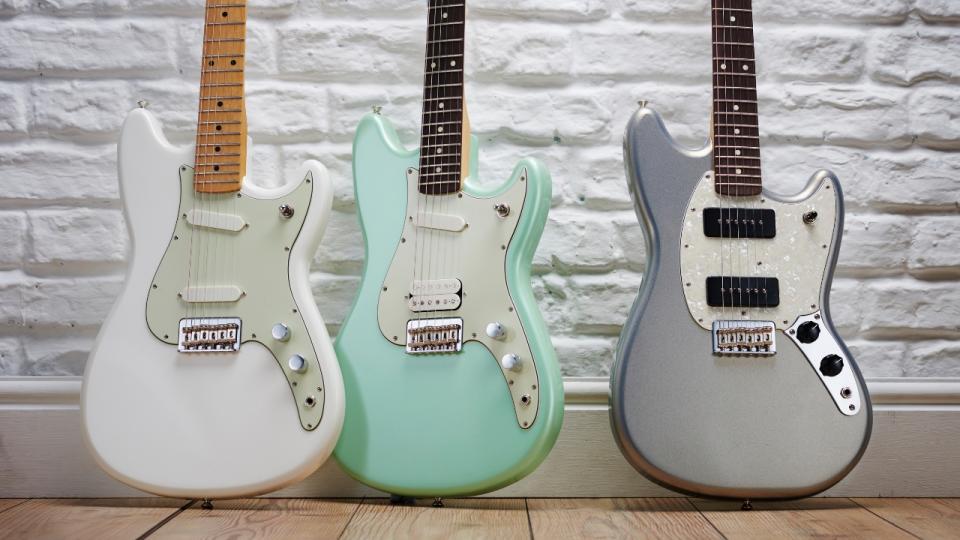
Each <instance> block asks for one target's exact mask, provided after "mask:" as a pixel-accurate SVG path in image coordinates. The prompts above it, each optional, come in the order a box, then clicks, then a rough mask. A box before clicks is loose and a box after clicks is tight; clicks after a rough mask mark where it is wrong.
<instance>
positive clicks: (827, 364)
mask: <svg viewBox="0 0 960 540" xmlns="http://www.w3.org/2000/svg"><path fill="white" fill-rule="evenodd" d="M841 371H843V358H840V357H839V356H837V355H835V354H828V355H826V356H824V357H823V360H820V373H823V374H824V375H825V376H827V377H836V376H837V375H839V374H840V372H841Z"/></svg>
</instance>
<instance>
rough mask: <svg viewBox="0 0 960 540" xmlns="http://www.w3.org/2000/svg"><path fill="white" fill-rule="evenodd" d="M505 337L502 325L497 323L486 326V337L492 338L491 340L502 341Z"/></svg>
mask: <svg viewBox="0 0 960 540" xmlns="http://www.w3.org/2000/svg"><path fill="white" fill-rule="evenodd" d="M505 335H507V330H506V329H505V328H504V327H503V325H502V324H500V323H498V322H492V323H490V324H488V325H487V336H489V337H492V338H493V339H503V337H504V336H505Z"/></svg>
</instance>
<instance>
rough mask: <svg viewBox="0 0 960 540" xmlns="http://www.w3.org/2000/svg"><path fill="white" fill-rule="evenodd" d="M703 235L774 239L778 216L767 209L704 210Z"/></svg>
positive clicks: (710, 236)
mask: <svg viewBox="0 0 960 540" xmlns="http://www.w3.org/2000/svg"><path fill="white" fill-rule="evenodd" d="M703 234H704V235H706V236H707V237H709V238H773V237H775V236H776V235H777V214H776V212H774V211H773V210H770V209H767V208H704V209H703Z"/></svg>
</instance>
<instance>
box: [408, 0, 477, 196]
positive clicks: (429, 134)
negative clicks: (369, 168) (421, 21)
mask: <svg viewBox="0 0 960 540" xmlns="http://www.w3.org/2000/svg"><path fill="white" fill-rule="evenodd" d="M428 13H429V20H428V24H427V43H426V55H425V60H424V82H423V120H422V126H421V130H420V171H421V174H420V182H419V191H420V193H423V194H425V195H447V194H451V193H457V192H459V191H460V188H461V185H460V184H461V169H462V164H463V161H462V158H461V148H462V145H463V141H462V137H463V52H464V35H465V32H464V30H465V28H464V26H465V16H466V13H465V7H464V3H463V0H429V9H428Z"/></svg>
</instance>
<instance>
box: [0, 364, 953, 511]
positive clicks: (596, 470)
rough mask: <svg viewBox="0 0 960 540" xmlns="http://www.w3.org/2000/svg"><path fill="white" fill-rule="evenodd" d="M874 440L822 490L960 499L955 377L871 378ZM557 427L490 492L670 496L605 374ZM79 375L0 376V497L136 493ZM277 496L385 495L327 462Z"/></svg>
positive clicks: (577, 392) (575, 395)
mask: <svg viewBox="0 0 960 540" xmlns="http://www.w3.org/2000/svg"><path fill="white" fill-rule="evenodd" d="M868 387H869V390H870V394H871V396H872V399H873V403H874V429H873V437H872V439H871V442H870V446H869V448H868V449H867V452H866V454H865V455H864V457H863V459H862V460H861V462H860V464H859V465H858V466H857V467H856V468H855V469H854V470H853V472H852V473H851V474H850V475H849V476H848V477H847V478H846V479H844V480H843V481H842V482H841V483H840V484H838V485H837V486H835V487H834V488H832V489H830V490H829V491H827V492H826V493H825V494H824V495H828V496H844V497H850V496H858V497H877V496H883V497H960V443H958V441H960V378H950V379H933V378H931V379H907V378H897V379H873V380H870V381H868ZM564 390H565V392H566V401H567V405H566V416H565V419H564V426H563V431H562V432H561V434H560V438H559V440H558V441H557V445H556V447H555V448H554V450H553V452H552V453H551V454H550V456H549V457H548V458H547V460H546V461H545V462H544V463H543V465H542V466H541V467H540V468H539V469H537V470H536V471H535V472H534V473H533V474H531V475H530V476H528V477H527V478H525V479H523V480H521V481H520V482H518V483H516V484H514V485H512V486H509V487H507V488H505V489H503V490H500V491H498V492H496V493H493V494H491V495H494V496H504V497H656V496H673V495H676V494H674V493H672V492H670V491H667V490H665V489H663V488H661V487H659V486H656V485H654V484H652V483H650V482H649V481H647V480H645V479H644V478H643V477H641V476H640V475H639V474H638V473H637V472H636V471H634V470H633V468H632V467H630V465H629V464H627V462H626V461H625V460H624V459H623V457H622V456H621V455H620V452H619V450H618V449H617V447H616V444H615V443H614V440H613V436H612V434H611V433H610V425H609V420H608V417H607V380H606V379H601V378H578V379H568V380H567V381H566V382H565V384H564ZM79 402H80V380H79V379H78V378H0V497H126V496H142V495H145V494H144V493H142V492H139V491H137V490H134V489H131V488H128V487H126V486H124V485H123V484H121V483H119V482H117V481H115V480H113V479H112V478H110V477H109V476H108V475H107V474H106V473H104V472H102V471H101V470H100V469H99V468H98V467H97V465H96V464H95V463H94V461H93V459H92V458H91V457H90V455H89V453H88V452H87V449H86V447H85V446H84V444H83V438H82V436H81V433H80V410H79ZM275 495H277V496H297V497H354V496H360V495H368V496H383V494H382V493H379V492H377V491H374V490H371V489H369V488H366V487H364V486H362V485H360V484H358V483H357V482H355V481H354V480H352V479H351V478H349V477H348V476H347V475H346V474H344V473H343V471H342V470H340V468H339V467H338V466H337V465H336V463H333V462H330V463H328V464H326V465H325V466H323V467H322V468H321V469H320V470H318V471H317V472H316V473H314V474H313V475H311V476H310V477H309V478H307V479H306V480H304V481H303V482H301V483H299V484H297V485H295V486H292V487H289V488H287V489H284V490H282V491H279V492H277V493H276V494H275Z"/></svg>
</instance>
